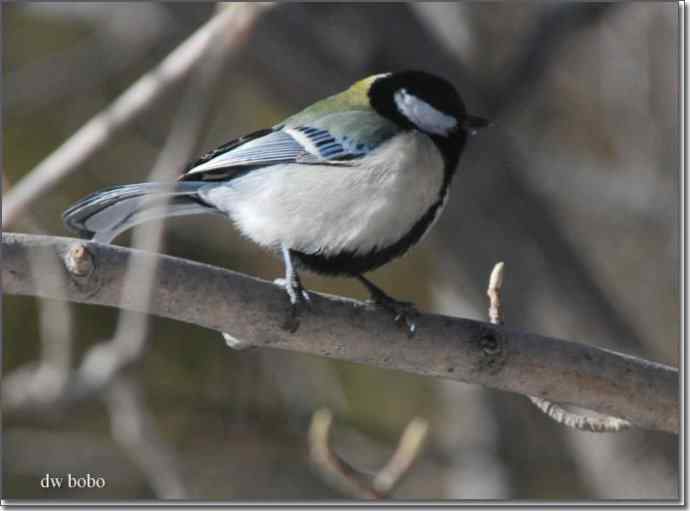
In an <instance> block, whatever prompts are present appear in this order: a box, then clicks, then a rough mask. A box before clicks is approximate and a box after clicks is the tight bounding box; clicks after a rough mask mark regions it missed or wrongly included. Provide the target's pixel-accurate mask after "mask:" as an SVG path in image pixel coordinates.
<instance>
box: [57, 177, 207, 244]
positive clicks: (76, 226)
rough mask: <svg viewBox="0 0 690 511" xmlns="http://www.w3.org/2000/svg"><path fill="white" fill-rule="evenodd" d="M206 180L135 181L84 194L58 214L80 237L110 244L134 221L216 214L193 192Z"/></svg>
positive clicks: (141, 221) (133, 223) (138, 222)
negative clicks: (136, 182) (60, 214)
mask: <svg viewBox="0 0 690 511" xmlns="http://www.w3.org/2000/svg"><path fill="white" fill-rule="evenodd" d="M207 184H208V183H203V182H193V181H188V182H181V183H138V184H133V185H122V186H114V187H112V188H108V189H105V190H101V191H99V192H95V193H92V194H91V195H89V196H87V197H84V198H83V199H81V200H80V201H79V202H76V203H75V204H73V205H72V206H71V207H70V208H69V209H67V210H66V211H65V212H64V213H63V214H62V219H63V220H64V222H65V225H66V226H67V227H68V228H69V229H70V230H72V231H74V232H76V233H78V234H79V235H80V236H82V237H83V238H92V239H93V240H95V241H100V242H103V243H110V242H111V241H112V240H113V239H114V238H115V237H116V236H118V235H119V234H120V233H122V232H124V231H126V230H127V229H129V228H131V227H134V226H135V225H137V224H140V223H143V222H147V221H149V220H154V219H157V218H165V217H169V216H178V215H196V214H200V213H218V212H219V211H218V210H217V209H215V208H214V207H213V206H211V205H209V204H207V203H205V202H204V201H203V200H202V199H201V198H200V197H199V196H198V195H197V191H198V190H199V188H201V187H202V186H204V185H207Z"/></svg>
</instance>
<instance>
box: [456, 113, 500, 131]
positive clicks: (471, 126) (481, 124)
mask: <svg viewBox="0 0 690 511" xmlns="http://www.w3.org/2000/svg"><path fill="white" fill-rule="evenodd" d="M491 124H492V123H491V122H490V121H489V120H488V119H484V118H483V117H477V116H476V115H469V114H467V115H465V117H463V118H462V120H461V121H460V126H461V127H462V128H463V129H464V130H466V131H469V132H470V134H471V135H474V134H475V133H477V130H479V129H481V128H485V127H487V126H491Z"/></svg>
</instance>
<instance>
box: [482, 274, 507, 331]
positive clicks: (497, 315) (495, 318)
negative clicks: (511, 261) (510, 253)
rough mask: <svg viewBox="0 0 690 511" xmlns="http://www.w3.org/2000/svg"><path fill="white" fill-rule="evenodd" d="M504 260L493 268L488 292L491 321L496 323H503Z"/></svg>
mask: <svg viewBox="0 0 690 511" xmlns="http://www.w3.org/2000/svg"><path fill="white" fill-rule="evenodd" d="M503 268H504V264H503V262H500V263H496V265H495V266H494V269H493V270H491V276H490V277H489V287H488V288H487V290H486V294H487V296H488V297H489V322H491V323H493V324H494V325H502V324H503V307H502V304H501V287H503Z"/></svg>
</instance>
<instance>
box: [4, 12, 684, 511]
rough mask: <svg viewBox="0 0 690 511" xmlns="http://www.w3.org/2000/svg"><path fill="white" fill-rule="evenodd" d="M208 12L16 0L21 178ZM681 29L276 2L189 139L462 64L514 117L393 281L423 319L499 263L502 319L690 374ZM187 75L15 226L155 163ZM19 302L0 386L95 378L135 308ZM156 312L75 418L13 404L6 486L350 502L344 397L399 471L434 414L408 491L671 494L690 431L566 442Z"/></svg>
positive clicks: (416, 382) (659, 21)
mask: <svg viewBox="0 0 690 511" xmlns="http://www.w3.org/2000/svg"><path fill="white" fill-rule="evenodd" d="M214 9H215V6H214V5H213V4H205V3H194V4H191V3H190V4H186V3H165V4H158V3H156V4H154V3H141V4H133V3H132V4H126V3H101V4H91V3H34V4H31V3H14V4H4V5H3V9H2V48H3V52H2V54H3V55H2V58H3V73H2V90H3V92H4V94H3V106H2V108H3V110H2V113H3V122H4V133H3V134H4V137H3V138H4V140H3V143H4V147H3V168H4V175H3V189H4V193H6V192H7V190H8V189H9V190H11V189H12V186H13V184H14V183H16V182H17V181H19V180H20V179H21V178H22V177H23V176H25V175H26V174H27V173H28V172H29V171H30V170H31V169H32V168H33V167H34V166H35V165H37V164H38V163H39V162H40V161H41V160H43V159H44V158H45V157H46V156H48V155H49V154H50V153H51V152H52V151H53V150H54V149H56V148H57V147H58V146H59V145H60V144H61V143H63V142H64V141H65V140H67V139H68V138H69V137H70V136H71V135H72V134H73V133H74V132H75V131H76V130H77V129H78V128H79V127H80V126H82V125H83V124H84V123H86V122H87V121H88V120H89V119H90V118H91V117H92V116H94V115H95V114H96V113H97V112H99V111H100V110H102V109H103V108H106V107H107V106H108V105H109V104H110V103H111V102H112V101H113V100H114V99H115V98H116V97H117V96H118V95H119V94H121V93H122V92H123V91H125V90H127V88H128V87H129V86H130V85H131V84H132V83H133V82H134V81H135V80H136V79H137V78H139V77H140V76H141V75H143V74H144V73H146V72H147V71H149V70H150V69H152V68H153V67H154V66H155V65H156V64H157V63H159V62H160V61H161V60H162V59H163V58H164V57H165V56H166V55H168V54H169V53H170V52H171V51H172V50H173V49H174V48H175V47H177V46H178V45H179V44H180V43H181V42H182V41H184V40H185V39H186V38H187V37H189V36H190V35H191V34H192V33H193V32H194V31H195V30H197V29H198V28H199V27H200V26H201V25H203V24H204V23H205V22H206V21H207V20H208V19H209V18H210V17H211V16H212V15H213V14H214ZM679 35H680V32H679V15H678V7H677V6H676V5H674V4H673V3H651V2H650V3H646V2H639V3H602V4H597V3H561V2H558V3H551V2H548V3H546V2H539V3H538V2H532V3H525V2H516V3H493V2H476V3H433V2H432V3H418V4H397V3H392V4H380V5H379V4H321V3H320V4H299V3H293V4H285V5H280V6H278V7H276V8H274V9H272V10H268V11H266V12H264V13H262V14H261V15H260V16H259V17H258V19H257V22H256V24H255V25H254V26H252V27H251V31H250V32H249V34H248V39H247V41H246V43H245V44H243V46H242V48H241V49H240V50H239V51H238V52H236V53H235V55H234V56H233V58H232V59H229V60H228V61H227V62H226V63H225V65H224V66H223V69H222V71H221V75H220V77H219V78H218V79H217V80H215V81H214V85H213V87H212V93H211V94H210V95H208V97H206V98H205V99H204V103H205V105H206V106H205V107H204V108H207V110H208V112H207V115H206V116H205V121H204V122H203V123H202V128H201V129H200V130H197V132H195V134H194V135H195V136H197V137H198V141H197V151H196V152H197V153H201V152H204V151H206V150H208V149H211V148H213V147H215V146H217V145H219V144H221V143H224V142H226V141H228V140H230V139H232V138H234V137H236V136H239V135H242V134H244V133H248V132H251V131H253V130H256V129H259V128H263V127H267V126H271V125H273V124H275V123H276V122H277V121H279V120H280V119H281V118H283V117H284V116H287V115H289V114H291V113H293V112H296V111H298V110H300V109H302V108H303V107H305V106H307V105H308V104H310V103H312V102H314V101H315V100H317V99H319V98H321V97H324V96H327V95H330V94H332V93H335V92H338V91H340V90H342V89H344V88H346V87H347V86H348V85H349V84H350V83H351V82H353V81H355V80H357V79H359V78H361V77H364V76H366V75H369V74H373V73H380V72H384V71H392V70H401V69H405V68H418V69H424V70H427V71H431V72H434V73H437V74H439V75H442V76H445V77H447V78H448V79H450V80H451V81H452V82H454V83H455V84H456V85H457V87H458V89H459V90H460V92H461V94H462V95H463V97H464V99H465V102H466V103H467V105H468V109H469V110H470V111H471V112H473V113H475V114H477V115H482V116H485V117H488V118H491V119H492V120H493V121H494V123H495V125H494V126H493V127H492V128H490V129H486V130H484V131H482V132H480V134H478V135H477V136H475V137H474V138H472V139H471V141H470V143H469V144H468V148H467V150H466V152H465V154H464V155H463V158H462V161H461V163H460V170H459V172H458V174H457V177H456V179H455V181H454V183H453V186H452V189H451V197H450V201H449V205H448V207H447V208H446V210H445V212H444V214H443V216H442V217H441V219H440V220H439V222H438V223H437V224H436V227H435V228H434V230H433V231H432V232H431V234H430V235H429V236H428V237H427V238H426V239H425V241H424V242H423V243H422V244H421V245H420V246H419V247H417V248H416V249H415V250H413V251H412V252H411V253H410V254H409V255H407V256H406V257H404V258H403V259H401V260H398V261H396V262H394V263H392V264H390V265H389V266H387V267H385V268H384V269H381V270H379V271H377V272H375V273H373V274H372V275H371V277H372V279H373V280H374V281H375V282H376V283H377V284H379V285H380V286H382V287H383V288H384V289H386V290H387V291H388V292H390V293H391V294H392V295H393V296H396V297H399V298H402V299H409V300H411V301H414V302H416V303H417V305H418V306H419V308H420V309H421V310H423V311H434V312H439V313H444V314H450V315H454V316H464V317H469V318H475V319H485V318H486V309H487V303H486V298H485V294H484V293H485V289H486V285H487V280H488V276H489V272H490V271H491V268H492V267H493V265H494V264H495V263H496V262H498V261H504V262H505V263H506V282H505V285H504V294H503V297H504V298H503V302H504V310H505V321H506V324H507V325H509V326H511V327H516V328H521V329H526V330H529V331H532V332H536V333H540V334H544V335H548V336H554V337H560V338H565V339H570V340H574V341H579V342H584V343H591V344H595V345H597V346H601V347H606V348H610V349H614V350H617V351H622V352H625V353H629V354H633V355H638V356H642V357H645V358H648V359H651V360H654V361H658V362H662V363H665V364H670V365H673V366H676V367H677V366H678V365H679V363H680V360H679V355H680V325H681V323H680V284H679V282H680V238H679V232H680V220H679V214H680V193H681V190H680V178H679V176H680V174H679V158H678V155H679V129H678V127H679V112H680V110H679V81H678V79H679V52H678V45H679ZM192 77H194V73H192ZM189 86H190V83H189V80H186V81H181V82H180V83H179V84H178V85H176V86H175V87H173V88H171V89H170V90H169V91H168V92H167V93H166V95H165V97H164V98H163V99H162V100H161V101H159V102H157V103H156V104H154V105H152V106H151V108H150V109H148V111H147V112H146V114H145V115H142V116H139V117H138V118H137V119H136V120H135V121H134V122H132V123H131V124H129V125H128V127H127V129H125V130H124V131H122V132H121V133H117V134H115V135H114V136H113V137H112V139H111V140H110V141H109V143H108V144H107V145H106V146H105V147H104V148H103V149H102V150H100V151H98V152H97V154H96V155H94V156H93V157H91V158H89V160H88V161H87V162H86V163H85V164H83V165H82V166H81V167H80V168H79V170H78V171H77V172H76V173H74V174H73V175H71V176H70V177H69V178H68V179H66V180H63V181H61V182H60V183H58V185H57V186H55V187H54V188H52V189H51V190H50V192H49V193H46V194H44V195H42V196H41V197H40V198H38V199H37V200H36V201H34V202H33V203H32V204H31V206H30V207H29V208H27V209H26V210H25V211H24V212H23V213H22V214H21V215H20V216H19V217H18V218H17V219H16V220H15V221H14V222H13V223H11V224H9V225H4V229H5V230H8V231H18V232H36V233H44V234H52V235H58V236H65V235H69V234H68V233H67V232H66V230H65V228H64V227H63V225H62V222H61V213H62V211H63V210H64V209H65V208H67V207H68V206H69V205H70V204H71V203H73V202H74V201H76V200H77V199H79V198H81V197H82V196H84V195H85V194H87V193H90V192H92V191H95V190H97V189H99V188H103V187H107V186H110V185H114V184H121V183H128V182H136V181H142V180H145V179H147V177H148V175H149V173H150V172H151V168H152V166H153V165H154V162H155V161H156V158H157V157H158V154H159V152H160V151H161V149H162V148H163V145H164V142H165V140H166V137H167V135H168V132H169V130H170V126H171V123H172V122H173V121H174V118H175V115H176V112H177V105H178V104H179V102H180V98H181V97H184V94H185V91H187V90H188V87H189ZM200 108H201V107H200ZM178 170H179V169H177V170H175V169H173V172H177V171H178ZM130 240H131V236H130V235H125V236H122V237H121V238H119V239H118V243H120V244H129V243H130ZM162 251H164V252H165V253H168V254H172V255H177V256H181V257H186V258H190V259H194V260H197V261H202V262H206V263H209V264H214V265H219V266H223V267H227V268H230V269H233V270H237V271H240V272H245V273H249V274H252V275H257V276H260V277H262V278H265V279H273V278H276V277H278V276H280V275H281V272H282V269H281V263H280V261H279V260H277V259H274V258H273V257H272V256H270V255H268V254H266V253H264V252H262V251H261V250H260V249H258V248H257V247H256V246H254V245H253V244H252V243H250V242H248V241H246V240H242V239H241V238H240V236H239V235H238V234H237V232H236V231H235V230H234V229H233V227H232V225H231V224H230V223H228V222H226V221H224V220H223V219H221V218H220V217H218V218H212V217H189V218H180V219H173V220H169V221H167V222H166V224H165V231H164V246H163V247H162ZM304 277H305V278H304V280H305V285H306V286H307V287H308V288H311V289H315V290H318V291H324V292H328V293H335V294H342V295H347V296H352V297H356V298H362V299H363V298H365V297H366V295H365V293H364V292H363V290H362V289H361V288H360V286H359V285H358V284H357V283H356V282H350V281H348V280H344V279H324V278H319V277H315V276H309V275H305V276H304ZM2 316H3V329H2V333H3V340H4V343H3V357H2V369H3V374H4V378H5V379H6V378H8V377H10V376H11V375H12V374H13V373H14V372H15V371H18V370H22V369H25V368H30V367H34V366H36V364H38V362H39V361H40V360H42V359H47V358H49V357H51V360H53V361H58V362H56V363H57V364H58V365H60V364H62V367H68V366H71V367H76V366H78V365H79V364H80V363H81V360H82V358H83V356H84V354H85V353H86V352H87V351H88V349H89V348H90V347H92V346H94V345H95V344H96V343H98V342H102V341H104V340H107V339H109V338H111V337H112V336H113V334H114V332H115V329H116V327H117V325H118V311H117V310H114V309H107V308H100V307H96V306H86V305H76V304H64V303H60V302H57V301H50V300H36V299H33V298H27V297H16V296H5V297H4V299H3V307H2ZM68 318H70V319H69V320H68ZM149 319H150V330H149V335H148V336H147V338H146V347H145V350H144V352H143V354H142V356H141V357H140V359H138V360H137V362H136V363H135V364H132V365H131V366H130V367H127V368H126V370H125V371H124V372H123V374H122V375H120V376H118V378H117V379H116V381H115V382H114V384H113V385H111V388H110V389H109V390H107V391H105V392H102V393H99V394H98V395H95V396H93V397H92V398H90V399H85V400H81V401H79V402H77V403H73V404H72V405H70V406H67V407H65V406H52V405H51V399H50V396H48V397H47V398H46V403H43V404H42V405H41V406H26V407H25V406H17V407H11V406H6V403H3V424H2V426H3V427H2V445H3V452H2V454H3V472H2V474H3V491H2V494H3V497H4V498H14V499H20V498H32V499H54V498H70V499H71V498H86V499H115V498H127V499H154V498H192V499H214V500H215V499H226V500H233V499H260V500H278V499H282V500H285V499H291V500H295V499H304V500H309V499H334V498H345V496H344V495H343V494H341V493H339V492H338V491H336V490H334V489H331V487H329V486H328V485H327V484H326V483H325V482H324V480H323V478H322V477H320V475H319V474H318V473H317V472H316V471H315V470H314V469H313V468H312V466H311V465H310V463H309V459H308V455H307V447H306V446H307V430H308V426H309V421H310V418H311V415H312V413H313V412H314V411H315V410H316V409H317V408H319V407H323V406H327V407H329V408H330V409H331V410H333V412H334V414H335V417H336V419H335V420H336V425H335V429H334V431H333V435H332V436H333V444H334V446H335V448H336V449H337V451H338V452H339V453H340V454H341V455H342V456H343V458H345V459H346V460H348V461H349V462H350V463H352V464H353V465H355V466H357V467H360V468H362V469H367V470H376V469H377V467H380V466H381V465H383V464H384V463H385V461H386V460H387V458H388V456H389V455H390V453H391V452H392V450H393V448H394V447H395V444H396V441H397V438H398V436H399V435H400V433H401V431H402V430H403V429H404V427H405V425H406V424H407V423H408V422H409V421H410V420H411V419H412V417H414V416H421V417H425V418H426V419H428V420H429V421H430V427H431V430H430V436H429V440H428V443H427V446H426V449H425V450H424V451H423V453H422V455H421V456H420V458H419V459H418V460H417V463H416V464H415V466H414V467H413V468H412V470H411V472H410V473H409V475H408V476H407V477H406V478H405V479H404V480H403V481H402V482H401V484H400V486H399V487H398V488H397V489H396V490H395V492H394V493H393V495H392V497H393V498H398V499H536V500H541V499H544V500H548V501H551V500H553V499H567V500H577V499H614V498H615V499H675V498H678V492H679V487H678V463H679V452H678V437H676V436H674V435H670V434H665V433H659V432H647V431H640V430H635V429H633V430H631V431H627V432H623V433H620V434H601V435H597V434H592V433H583V432H577V431H572V430H568V429H566V428H564V427H562V426H560V425H558V424H556V423H555V422H553V421H551V420H550V419H548V418H547V417H546V416H544V415H542V414H541V413H540V412H539V411H538V410H537V409H536V408H535V407H533V406H532V405H531V404H530V403H529V401H528V400H527V399H526V398H525V397H524V396H520V395H515V394H510V393H504V392H498V391H492V390H487V389H484V388H481V387H478V386H473V385H466V384H462V383H458V382H453V381H442V380H435V379H428V378H423V377H416V376H411V375H407V374H403V373H400V372H395V371H384V370H379V369H374V368H370V367H366V366H362V365H355V364H349V363H341V362H336V361H330V360H327V359H324V358H318V357H312V356H306V355H300V354H295V353H289V352H281V351H278V350H249V351H242V352H237V351H234V350H231V349H229V348H228V347H227V346H226V345H225V343H224V342H223V340H222V338H221V337H220V335H219V334H218V333H217V332H214V331H207V330H204V329H202V328H198V327H194V326H192V325H188V324H184V323H179V322H175V321H170V320H163V319H159V318H154V317H151V318H149ZM70 322H71V323H70ZM3 383H4V382H3ZM3 399H5V393H3ZM127 428H129V429H127ZM127 431H129V432H130V433H131V434H132V435H134V437H136V436H137V435H139V439H140V440H139V443H136V442H134V443H133V442H132V441H131V439H128V436H127V435H128V434H129V433H126V432H127ZM142 439H143V440H142ZM46 473H51V474H53V475H56V474H57V475H65V474H67V473H72V474H81V475H85V474H86V473H90V474H91V475H92V476H100V477H103V478H104V479H105V480H106V481H107V486H106V488H104V489H98V490H77V489H73V490H69V489H60V490H57V489H50V490H48V489H43V488H41V486H40V484H39V481H40V479H41V478H42V477H43V476H44V475H45V474H46Z"/></svg>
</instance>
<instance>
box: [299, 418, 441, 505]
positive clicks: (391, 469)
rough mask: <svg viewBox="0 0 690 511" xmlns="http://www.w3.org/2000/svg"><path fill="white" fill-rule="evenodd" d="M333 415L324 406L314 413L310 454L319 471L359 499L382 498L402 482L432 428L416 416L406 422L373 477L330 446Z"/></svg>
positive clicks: (331, 482)
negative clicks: (390, 450)
mask: <svg viewBox="0 0 690 511" xmlns="http://www.w3.org/2000/svg"><path fill="white" fill-rule="evenodd" d="M332 424H333V414H332V413H331V412H330V410H327V409H325V408H323V409H321V410H318V411H317V412H316V413H314V416H313V417H312V421H311V427H310V429H309V454H310V457H311V460H312V462H313V463H314V465H315V466H316V467H317V468H318V469H319V473H320V474H321V475H322V476H324V478H325V479H326V480H327V481H328V482H329V483H330V484H331V485H333V486H334V487H336V488H338V489H339V490H340V491H342V492H343V493H345V494H347V495H350V496H352V497H356V498H363V499H382V498H384V497H386V496H387V495H389V494H390V493H391V492H392V491H393V490H394V489H395V487H396V486H397V485H398V484H399V483H400V481H401V480H402V478H403V476H405V475H406V474H407V473H408V472H409V470H410V468H411V467H412V465H413V463H414V462H415V460H416V459H417V458H418V456H419V452H420V451H421V448H422V446H423V445H424V440H425V439H426V435H427V433H428V431H429V424H428V422H427V421H426V420H424V419H421V418H419V417H416V418H414V419H412V421H411V422H410V423H409V424H408V425H407V427H406V428H405V431H404V432H403V434H402V435H401V437H400V440H399V442H398V446H397V448H396V449H395V452H394V453H393V455H392V456H391V458H390V459H389V461H388V463H386V465H385V466H384V467H383V468H382V469H381V470H380V471H379V472H378V473H376V474H375V475H373V476H371V475H369V474H366V473H364V472H363V471H361V470H357V469H356V468H354V467H352V466H351V465H350V464H348V463H347V462H345V461H343V460H342V459H341V458H340V457H339V456H338V455H337V454H336V453H335V451H334V450H333V449H332V448H331V445H330V440H329V437H330V432H331V426H332Z"/></svg>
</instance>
